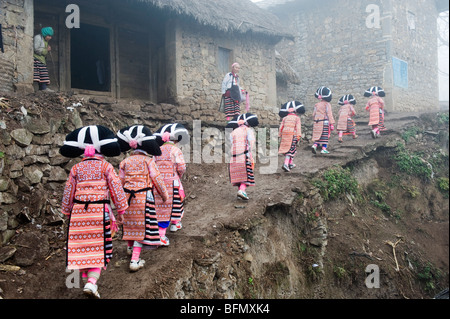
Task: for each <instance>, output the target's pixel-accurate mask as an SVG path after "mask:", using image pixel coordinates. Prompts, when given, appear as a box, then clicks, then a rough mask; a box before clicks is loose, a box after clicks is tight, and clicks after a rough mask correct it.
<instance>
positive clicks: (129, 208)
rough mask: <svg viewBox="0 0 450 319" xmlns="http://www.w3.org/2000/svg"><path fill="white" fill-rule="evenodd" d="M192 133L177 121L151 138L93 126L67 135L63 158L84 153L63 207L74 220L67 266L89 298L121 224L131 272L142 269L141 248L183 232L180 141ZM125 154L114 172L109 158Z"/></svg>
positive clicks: (144, 132) (132, 130)
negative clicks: (77, 275) (79, 278)
mask: <svg viewBox="0 0 450 319" xmlns="http://www.w3.org/2000/svg"><path fill="white" fill-rule="evenodd" d="M187 136H188V131H187V130H186V129H185V128H184V127H183V126H182V125H181V124H179V123H172V124H167V125H164V126H163V127H161V128H160V129H159V130H158V131H157V132H155V133H154V134H152V132H151V131H150V129H149V128H148V127H146V126H144V125H132V126H129V127H125V128H123V129H121V130H119V131H118V132H117V134H114V133H113V132H112V131H111V130H110V129H108V128H106V127H104V126H101V125H92V126H85V127H82V128H79V129H76V130H75V131H73V132H71V133H70V134H68V135H67V136H66V139H65V141H64V145H63V146H62V147H61V148H60V153H61V154H62V155H63V156H66V157H69V158H75V157H78V156H81V155H84V156H83V158H82V160H81V162H79V163H78V164H75V165H74V166H73V167H72V169H71V171H70V174H69V178H68V180H67V182H66V186H65V189H64V194H63V200H62V209H61V210H62V212H63V213H64V214H65V215H67V216H68V217H69V218H70V221H69V228H68V237H67V268H68V269H77V270H79V271H81V273H82V278H83V280H84V282H85V286H84V288H83V291H84V292H85V293H86V294H88V295H91V296H94V297H96V298H99V297H100V294H99V292H98V286H97V281H98V279H99V277H100V273H101V270H102V268H105V267H106V266H107V264H108V263H109V261H110V259H111V257H112V238H113V236H114V234H115V232H116V231H117V230H118V225H122V226H123V237H122V239H123V240H125V241H127V253H128V254H129V255H131V261H130V265H129V268H130V271H137V270H139V269H140V268H142V267H143V266H144V264H145V260H143V259H141V258H140V254H141V250H142V248H143V247H149V248H151V247H153V248H157V247H158V246H168V245H169V239H168V238H167V236H166V231H167V229H168V228H169V227H170V231H173V232H174V231H178V230H180V229H181V228H182V223H181V220H182V217H183V214H184V207H183V206H184V197H185V194H184V189H183V186H182V184H181V178H182V176H183V174H184V173H185V171H186V164H185V161H184V158H183V153H182V152H181V150H180V149H179V148H178V147H177V143H178V142H180V141H181V140H182V139H183V138H185V139H186V138H187ZM125 152H128V153H129V156H127V157H126V158H125V159H124V160H123V161H122V162H121V163H120V165H119V174H117V173H116V171H115V170H114V167H113V166H112V164H110V163H109V162H108V161H107V160H106V159H105V156H106V157H113V156H119V155H120V154H121V153H125ZM111 201H112V203H113V204H114V207H115V209H116V210H117V215H118V217H117V220H116V219H115V216H114V214H113V209H112V207H111V204H110V203H111Z"/></svg>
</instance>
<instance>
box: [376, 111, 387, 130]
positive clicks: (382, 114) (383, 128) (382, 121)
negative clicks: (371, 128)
mask: <svg viewBox="0 0 450 319" xmlns="http://www.w3.org/2000/svg"><path fill="white" fill-rule="evenodd" d="M378 128H379V129H380V131H386V130H387V128H386V126H384V113H382V112H380V122H379V123H378Z"/></svg>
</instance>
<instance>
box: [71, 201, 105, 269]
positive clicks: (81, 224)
mask: <svg viewBox="0 0 450 319" xmlns="http://www.w3.org/2000/svg"><path fill="white" fill-rule="evenodd" d="M112 251H113V245H112V232H111V220H110V217H109V213H108V211H107V206H106V204H91V205H89V207H88V209H87V210H86V209H85V206H84V204H75V205H74V206H73V209H72V212H71V214H70V219H69V229H68V235H67V250H66V253H67V255H66V259H67V268H68V269H86V268H102V267H106V266H107V265H108V263H109V262H110V260H111V258H112Z"/></svg>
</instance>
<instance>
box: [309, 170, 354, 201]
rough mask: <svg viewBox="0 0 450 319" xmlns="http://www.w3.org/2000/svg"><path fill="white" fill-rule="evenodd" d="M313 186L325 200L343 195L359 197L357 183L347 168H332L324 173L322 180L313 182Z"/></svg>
mask: <svg viewBox="0 0 450 319" xmlns="http://www.w3.org/2000/svg"><path fill="white" fill-rule="evenodd" d="M313 184H314V186H316V187H317V188H318V189H319V190H320V194H321V195H322V196H323V198H324V199H325V200H332V199H336V198H338V197H339V196H340V195H342V194H345V193H350V194H353V195H356V196H359V188H358V181H357V180H356V179H355V178H354V177H353V176H352V175H351V172H350V169H348V168H345V169H344V168H342V167H340V166H333V167H331V168H329V169H328V170H326V171H325V172H324V174H323V175H322V179H315V180H313Z"/></svg>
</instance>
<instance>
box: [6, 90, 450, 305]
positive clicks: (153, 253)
mask: <svg viewBox="0 0 450 319" xmlns="http://www.w3.org/2000/svg"><path fill="white" fill-rule="evenodd" d="M38 99H39V96H37V97H36V101H34V102H38ZM65 99H67V101H69V100H70V98H69V97H65V96H59V95H51V97H50V98H49V99H47V103H48V104H47V105H43V104H42V101H41V100H39V103H35V105H36V106H35V107H32V106H31V105H32V104H33V100H32V99H30V98H29V97H27V101H26V103H27V104H26V105H27V109H28V111H29V112H31V113H35V114H36V116H41V117H43V118H46V117H57V116H61V117H63V116H65V114H66V112H67V111H66V110H64V109H61V108H58V107H57V106H58V105H61V104H62V103H63V102H65V101H64V100H65ZM15 101H16V100H15ZM22 102H24V101H22ZM17 105H18V104H17ZM17 105H11V108H14V109H15V110H17ZM101 113H102V116H105V117H106V118H108V116H109V115H108V112H107V111H106V110H102V111H101ZM90 115H92V113H91V114H90ZM102 118H103V117H102ZM417 120H418V116H416V115H411V116H409V115H405V114H389V115H388V116H387V117H386V125H387V127H388V129H389V130H388V132H386V133H385V136H384V137H383V138H382V139H377V140H373V139H372V138H371V136H370V134H369V130H368V129H367V127H366V125H365V124H364V123H365V122H364V121H365V118H364V117H363V116H361V118H360V119H359V122H358V124H359V126H358V133H359V138H358V139H357V140H352V139H350V138H348V139H346V141H345V143H344V145H341V144H338V143H337V137H336V136H334V137H333V138H334V140H333V142H332V143H330V144H331V145H330V152H331V154H330V156H327V157H325V156H321V155H313V154H312V153H311V151H310V146H309V143H308V142H307V141H303V142H302V144H300V149H299V153H298V155H297V157H296V159H295V162H296V163H297V166H298V167H297V168H296V169H295V170H293V171H292V172H291V173H284V172H282V170H281V169H280V166H281V158H278V159H279V160H280V162H279V164H278V165H277V167H278V169H277V171H276V173H272V174H261V170H260V169H258V165H259V168H261V167H263V166H264V165H263V164H260V163H259V164H258V165H257V169H256V172H255V180H256V187H252V188H250V189H249V190H248V195H249V197H250V200H249V201H248V202H243V201H241V200H238V199H237V198H236V191H237V189H235V188H234V187H233V186H231V185H230V183H229V182H228V173H227V166H226V164H208V165H204V164H203V165H201V164H192V163H191V164H188V169H187V173H186V175H185V176H184V178H183V181H184V188H185V190H186V193H187V199H186V205H185V217H184V219H183V229H182V230H180V231H178V232H176V233H169V234H168V237H169V239H170V246H169V247H162V248H158V249H156V250H144V251H143V253H142V257H143V258H144V259H145V260H146V265H145V267H144V268H143V269H141V270H140V271H138V272H136V273H130V271H129V269H128V264H129V256H127V255H126V243H125V242H124V241H122V240H120V233H119V234H118V236H117V237H116V238H115V240H114V241H113V245H114V257H113V259H112V261H111V263H110V264H109V265H108V268H107V270H105V271H103V272H102V275H101V278H100V280H99V291H100V294H101V297H102V299H162V298H169V299H173V298H192V299H198V298H207V299H212V298H228V297H231V298H296V299H309V298H311V299H312V298H314V299H321V298H325V299H330V298H336V299H341V298H343V299H351V298H362V299H370V298H383V299H403V298H412V299H414V298H418V299H421V298H429V297H430V296H431V295H432V293H434V292H436V291H438V290H439V289H440V288H442V289H443V288H446V287H445V285H446V286H447V287H448V268H449V266H448V260H449V250H448V243H449V238H448V229H449V225H448V198H445V197H444V196H443V195H442V194H440V193H439V192H437V191H436V190H435V186H434V185H432V184H430V183H428V184H426V183H423V182H422V181H420V180H418V179H414V178H410V179H405V177H400V178H403V180H402V181H401V182H400V184H401V185H403V188H402V187H398V188H396V189H397V190H396V193H395V192H392V193H390V194H387V195H386V196H387V197H386V202H389V204H390V206H391V208H392V211H396V212H401V216H400V217H397V218H396V217H392V216H386V215H385V214H383V213H382V212H380V211H379V210H377V209H376V208H373V206H370V205H369V204H368V201H369V200H370V199H369V197H367V198H366V202H365V204H355V205H353V206H352V205H350V204H349V203H348V201H346V200H337V201H334V202H331V203H326V204H325V205H324V208H325V210H324V212H322V214H323V215H322V216H321V217H323V218H324V220H326V222H327V225H328V229H327V236H328V237H327V246H326V249H325V248H324V249H325V250H326V251H325V252H324V256H323V264H324V266H323V271H322V272H321V273H320V274H319V275H318V276H316V277H315V276H309V275H308V266H307V263H308V262H309V261H312V262H313V260H309V259H308V258H309V255H307V254H303V255H302V254H301V253H299V249H296V248H295V247H296V246H295V245H297V246H298V247H301V242H302V240H301V239H300V240H299V241H296V239H297V235H294V234H284V235H283V234H282V235H280V234H279V229H277V230H275V228H276V227H277V223H278V225H280V223H282V222H283V219H284V218H288V219H289V218H290V217H286V216H281V215H276V214H273V215H271V214H270V213H268V207H273V206H274V205H281V206H283V205H285V206H286V205H287V206H289V205H294V203H295V201H293V199H294V198H296V197H297V196H298V194H296V193H295V192H294V191H293V189H294V188H296V187H298V188H305V185H307V187H309V185H310V181H311V180H312V178H314V176H316V175H318V174H319V173H320V172H321V171H323V170H324V169H326V168H328V167H331V166H332V165H334V164H338V165H342V166H346V165H347V164H349V163H352V165H358V164H359V163H363V162H365V161H367V160H369V159H372V160H374V161H376V162H377V164H378V173H377V180H382V181H383V180H384V181H390V180H392V178H391V177H392V175H393V172H394V173H395V170H394V168H393V167H392V164H391V163H387V160H386V156H387V155H388V153H389V150H385V149H384V147H385V145H386V143H387V142H388V141H391V142H392V141H395V140H396V139H399V136H400V133H401V132H402V129H403V128H405V127H406V126H407V125H410V124H411V123H415V122H416V121H417ZM303 121H304V122H306V121H307V119H304V120H303ZM85 122H88V120H86V121H85ZM7 124H8V130H12V129H14V128H15V126H17V127H19V126H20V123H19V121H18V120H17V119H15V118H14V116H10V117H9V118H8V123H7ZM383 139H384V140H383ZM416 147H419V146H416ZM447 147H448V146H447ZM422 148H423V150H426V149H427V148H429V146H427V145H423V146H422ZM447 154H448V148H447ZM447 156H448V155H447ZM447 158H448V157H447ZM447 167H448V163H447ZM447 174H448V172H447ZM447 177H448V175H447ZM406 185H409V186H411V185H415V186H416V188H417V189H419V190H420V195H419V196H418V197H417V198H414V199H412V198H409V197H408V192H407V191H406V190H405V186H406ZM62 190H63V185H62V186H61V188H60V189H58V190H56V191H54V192H52V193H51V194H49V198H50V200H54V201H60V200H61V198H62ZM367 194H368V193H367ZM367 196H369V195H367ZM352 208H353V209H352ZM43 217H44V216H43ZM287 223H289V221H288V222H287ZM66 224H67V221H66V222H65V223H64V225H56V226H41V225H40V224H39V221H36V222H35V223H27V224H23V225H20V226H19V227H18V228H17V229H16V236H15V237H14V238H13V240H12V242H11V245H16V246H17V247H19V248H20V249H21V251H22V253H25V254H26V253H28V254H31V253H36V254H37V255H38V258H37V259H36V261H35V262H34V263H33V264H32V265H30V266H28V267H22V268H21V269H20V270H19V271H9V272H5V271H0V288H1V291H0V296H1V297H3V298H5V299H85V298H86V297H85V296H84V295H83V294H82V289H81V288H77V284H78V283H79V281H78V282H77V281H76V280H75V281H73V279H74V277H73V275H74V274H73V273H69V272H66V271H65V236H66V226H67V225H66ZM282 225H285V226H282V227H286V231H285V232H288V231H290V230H291V231H294V232H296V230H295V228H294V227H293V226H292V225H293V224H291V225H288V226H286V225H287V224H282ZM271 231H273V232H274V233H273V234H272V233H271ZM23 234H32V235H31V236H28V237H26V241H24V239H22V241H21V242H20V241H18V238H20V237H21V236H20V235H23ZM262 234H267V236H266V239H274V238H273V237H275V236H286V238H288V239H286V240H287V241H289V245H291V246H293V247H290V246H289V245H288V244H287V243H285V246H286V247H288V246H289V247H290V250H291V252H290V253H288V252H285V251H284V250H283V251H280V252H277V251H276V249H275V251H271V252H269V248H267V247H269V246H264V247H262V246H260V245H263V243H264V240H263V238H261V236H260V235H262ZM281 238H284V237H281ZM398 239H402V241H401V242H399V244H398V246H397V254H398V255H397V256H398V259H399V262H400V264H401V271H398V272H397V271H395V270H394V267H395V262H394V259H393V254H392V248H391V247H390V246H389V245H388V244H387V243H386V241H388V240H390V241H392V242H395V241H397V240H398ZM274 240H275V239H274ZM271 245H272V244H271ZM283 245H284V244H283ZM285 246H283V247H285ZM270 247H272V246H270ZM275 247H276V245H275ZM283 249H284V248H283ZM311 249H314V250H316V248H311ZM18 251H19V250H18ZM258 251H260V252H261V254H260V255H258ZM292 251H295V253H292ZM249 253H251V254H249ZM296 253H299V254H300V255H296ZM16 254H17V253H16ZM270 254H272V255H273V256H272V257H267V258H270V259H273V260H274V261H276V262H274V263H272V262H269V261H267V260H265V259H264V258H266V257H265V256H266V255H267V256H269V255H270ZM278 254H279V255H278ZM282 254H287V255H286V256H289V257H279V256H281V255H282ZM263 255H264V258H263ZM297 257H298V258H297ZM264 260H265V261H264ZM408 263H409V264H410V265H411V266H410V267H412V268H410V270H407V269H408V267H409V265H408ZM427 263H429V264H430V265H433V269H439V272H440V276H439V280H437V281H436V282H435V287H434V289H433V290H432V291H427V290H426V289H425V288H424V286H425V284H424V283H420V282H419V281H418V280H417V279H416V278H415V277H414V276H413V273H416V272H417V273H419V272H420V270H418V269H417V267H422V265H426V264H427ZM5 264H7V265H14V258H11V259H10V260H8V261H6V262H5ZM368 264H379V265H380V268H381V275H382V284H383V285H385V287H388V288H386V289H379V290H376V291H368V289H367V288H366V287H361V283H363V282H364V278H365V275H364V268H365V267H364V265H368ZM211 268H214V269H213V270H211ZM413 268H416V269H415V270H414V271H413V270H412V269H413ZM294 269H297V270H296V271H294ZM340 270H342V271H341V272H339V271H340ZM433 271H434V270H433ZM297 272H298V273H297ZM302 272H303V273H302ZM264 274H265V275H267V276H266V277H265V278H264ZM288 277H289V278H290V279H289V280H287V279H286V278H288ZM294 277H295V278H297V277H298V280H297V281H298V282H299V283H300V284H298V283H292V282H293V281H294V279H293V278H294ZM75 279H76V277H75ZM250 279H252V280H251V281H252V282H250ZM269 279H270V280H269ZM220 280H223V285H222V286H226V287H225V288H223V289H222V288H214V289H211V287H209V286H208V283H212V282H213V283H214V284H215V285H217V287H219V284H218V282H219V281H220ZM265 280H267V281H268V282H265ZM68 281H69V284H72V283H74V285H75V287H74V288H68V286H67V283H68ZM253 281H255V282H254V283H253ZM269 281H270V283H269ZM428 282H430V280H429V281H428ZM357 283H358V284H359V286H357V285H356V284H357ZM80 286H81V287H82V284H81V283H80ZM300 286H301V288H299V287H300ZM272 289H273V292H272ZM276 291H278V292H276ZM280 291H281V292H282V293H280ZM283 293H284V295H283ZM230 294H231V295H230Z"/></svg>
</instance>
